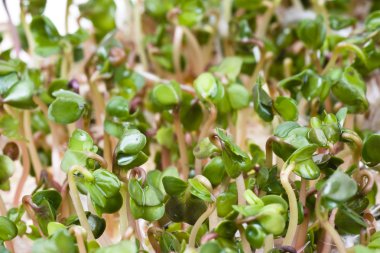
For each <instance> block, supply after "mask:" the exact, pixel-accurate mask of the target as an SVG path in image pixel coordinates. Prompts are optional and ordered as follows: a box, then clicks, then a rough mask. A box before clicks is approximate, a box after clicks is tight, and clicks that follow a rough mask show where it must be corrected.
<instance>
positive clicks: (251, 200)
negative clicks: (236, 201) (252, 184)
mask: <svg viewBox="0 0 380 253" xmlns="http://www.w3.org/2000/svg"><path fill="white" fill-rule="evenodd" d="M244 198H245V200H247V203H248V204H249V205H254V206H261V207H263V206H264V202H263V201H262V200H261V199H260V198H259V197H257V196H256V194H255V193H253V191H252V190H250V189H248V190H246V191H245V192H244Z"/></svg>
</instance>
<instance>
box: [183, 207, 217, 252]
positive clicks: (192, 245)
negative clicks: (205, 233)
mask: <svg viewBox="0 0 380 253" xmlns="http://www.w3.org/2000/svg"><path fill="white" fill-rule="evenodd" d="M214 209H215V203H212V204H210V206H209V207H208V208H207V209H206V211H205V212H204V213H203V214H202V215H201V216H200V217H199V218H198V220H197V221H196V222H195V224H194V226H193V228H192V229H191V233H190V237H189V248H195V239H196V237H197V234H198V231H199V228H200V227H201V226H202V224H203V222H204V221H205V220H206V219H207V218H208V217H209V216H210V214H211V213H212V212H213V211H214Z"/></svg>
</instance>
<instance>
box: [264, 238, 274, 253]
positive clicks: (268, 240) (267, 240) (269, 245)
mask: <svg viewBox="0 0 380 253" xmlns="http://www.w3.org/2000/svg"><path fill="white" fill-rule="evenodd" d="M273 245H274V242H273V234H269V235H267V236H266V237H265V240H264V253H268V252H269V251H270V250H271V249H273Z"/></svg>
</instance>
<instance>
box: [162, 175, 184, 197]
mask: <svg viewBox="0 0 380 253" xmlns="http://www.w3.org/2000/svg"><path fill="white" fill-rule="evenodd" d="M162 183H163V184H164V188H165V192H166V193H167V194H168V195H169V196H172V197H174V196H179V195H181V194H182V193H184V192H185V190H186V189H187V186H188V184H187V183H186V182H185V181H182V180H181V179H179V178H177V177H172V176H166V177H163V178H162Z"/></svg>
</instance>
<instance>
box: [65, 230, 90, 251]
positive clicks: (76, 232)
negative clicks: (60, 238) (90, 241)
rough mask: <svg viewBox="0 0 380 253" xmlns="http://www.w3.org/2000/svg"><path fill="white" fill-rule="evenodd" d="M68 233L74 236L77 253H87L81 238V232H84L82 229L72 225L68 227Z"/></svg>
mask: <svg viewBox="0 0 380 253" xmlns="http://www.w3.org/2000/svg"><path fill="white" fill-rule="evenodd" d="M69 232H70V234H73V235H74V236H75V239H76V241H77V246H78V250H79V253H87V250H86V246H85V244H84V238H83V232H85V231H83V228H82V227H81V226H78V225H74V226H72V227H70V229H69Z"/></svg>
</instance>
